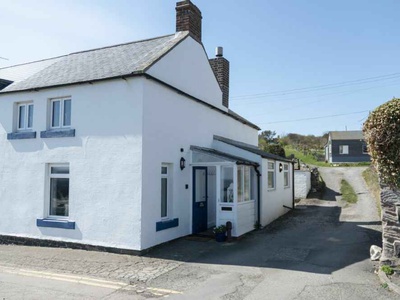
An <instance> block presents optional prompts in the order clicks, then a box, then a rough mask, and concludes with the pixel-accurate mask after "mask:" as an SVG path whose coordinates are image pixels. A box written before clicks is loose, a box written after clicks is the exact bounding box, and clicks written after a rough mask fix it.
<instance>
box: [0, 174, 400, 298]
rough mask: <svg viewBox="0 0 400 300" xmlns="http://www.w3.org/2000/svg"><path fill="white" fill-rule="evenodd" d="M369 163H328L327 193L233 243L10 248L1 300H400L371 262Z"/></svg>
mask: <svg viewBox="0 0 400 300" xmlns="http://www.w3.org/2000/svg"><path fill="white" fill-rule="evenodd" d="M364 169H365V168H320V171H321V174H322V176H323V178H324V180H325V182H326V183H327V187H328V190H327V193H326V195H325V196H324V197H323V199H306V200H302V201H301V202H300V203H299V204H298V206H297V207H296V210H294V211H292V212H290V213H288V214H287V215H286V216H284V217H283V218H281V219H279V220H277V221H276V222H274V223H272V224H271V225H270V226H268V227H267V228H265V229H263V230H260V231H257V232H253V233H251V234H248V235H246V236H245V237H244V238H242V239H240V240H238V241H235V242H234V243H230V244H229V243H223V244H220V243H216V242H215V241H213V240H207V239H202V238H184V239H179V240H177V241H174V242H171V243H168V244H166V245H163V246H161V247H158V248H156V249H154V250H153V251H151V252H150V253H149V254H147V255H146V256H144V257H134V256H127V255H116V254H110V253H98V252H86V251H80V250H71V249H50V248H35V247H22V246H5V245H0V299H2V297H3V298H5V299H7V300H8V299H49V298H57V299H58V298H59V299H80V298H81V299H91V298H94V299H157V298H162V297H165V296H168V298H169V299H202V300H204V299H279V300H281V299H304V300H305V299H307V300H309V299H311V300H312V299H318V300H320V299H328V300H329V299H351V300H353V299H374V300H377V299H399V298H400V296H399V295H397V294H394V293H392V292H390V291H388V290H387V289H385V288H384V287H382V286H381V284H380V282H379V279H378V277H377V276H376V275H375V274H374V270H375V268H376V266H377V265H376V263H373V262H371V261H370V260H369V247H370V245H372V244H377V245H379V244H380V239H381V232H380V230H381V226H380V222H379V216H378V213H377V209H376V205H375V201H374V199H372V197H371V196H370V195H369V192H368V190H367V188H366V186H365V183H364V181H363V179H362V177H361V173H362V171H363V170H364ZM342 178H345V179H346V180H347V181H348V182H350V184H351V185H352V186H353V187H354V189H355V191H356V192H357V193H358V196H359V201H358V202H357V203H356V204H352V205H349V204H347V203H344V202H342V201H341V197H340V190H339V188H340V181H341V179H342ZM35 272H36V273H35ZM63 276H65V277H63ZM68 276H72V277H68ZM96 280H99V281H96Z"/></svg>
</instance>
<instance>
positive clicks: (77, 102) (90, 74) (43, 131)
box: [0, 1, 293, 251]
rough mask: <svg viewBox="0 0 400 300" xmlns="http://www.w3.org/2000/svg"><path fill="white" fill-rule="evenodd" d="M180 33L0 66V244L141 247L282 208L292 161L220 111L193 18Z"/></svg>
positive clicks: (182, 22) (217, 82) (192, 9)
mask: <svg viewBox="0 0 400 300" xmlns="http://www.w3.org/2000/svg"><path fill="white" fill-rule="evenodd" d="M176 18H177V32H176V33H174V34H171V35H168V36H162V37H158V38H153V39H148V40H143V41H137V42H132V43H126V44H121V45H115V46H110V47H105V48H100V49H93V50H88V51H83V52H78V53H72V54H69V55H65V56H61V57H56V58H51V59H47V60H42V61H36V62H32V63H27V64H21V65H16V66H12V67H7V68H2V69H0V156H1V159H0V207H1V210H0V241H2V242H9V241H13V242H21V243H30V244H38V245H60V246H61V245H68V246H71V247H81V248H90V247H92V246H94V247H105V248H106V249H109V250H118V251H120V250H121V251H141V250H144V249H148V248H150V247H152V246H155V245H157V244H160V243H163V242H167V241H170V240H172V239H176V238H179V237H182V236H185V235H189V234H193V233H199V232H202V231H204V230H207V229H208V228H210V227H213V226H215V225H219V224H225V223H226V222H227V221H231V222H232V223H233V236H240V235H242V234H244V233H246V232H249V231H251V230H253V229H254V225H255V224H256V223H258V222H259V223H260V224H261V225H266V224H268V223H270V222H271V221H273V220H274V219H276V218H278V217H279V216H281V215H282V214H284V213H285V212H287V211H288V210H289V209H291V208H292V207H293V181H292V178H293V177H292V175H293V173H292V172H293V169H292V164H291V163H290V161H287V160H285V159H283V158H280V157H277V156H274V155H271V154H268V153H265V152H262V151H260V150H259V149H258V148H257V144H258V130H259V128H258V127H257V126H256V125H254V124H252V123H251V122H249V121H247V120H245V119H244V118H242V117H241V116H239V115H238V114H236V113H234V112H233V111H231V110H230V109H229V62H228V61H227V60H226V59H225V58H224V57H223V53H222V49H221V48H218V51H217V57H216V58H213V59H210V60H209V59H208V57H207V54H206V52H205V50H204V47H203V44H202V43H201V19H202V17H201V12H200V11H199V9H198V8H197V7H196V6H195V5H193V4H192V3H191V2H190V1H181V2H178V3H177V6H176Z"/></svg>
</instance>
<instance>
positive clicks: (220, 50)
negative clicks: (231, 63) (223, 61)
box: [215, 47, 224, 57]
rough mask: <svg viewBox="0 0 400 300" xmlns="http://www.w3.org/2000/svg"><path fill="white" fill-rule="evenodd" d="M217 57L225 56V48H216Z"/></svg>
mask: <svg viewBox="0 0 400 300" xmlns="http://www.w3.org/2000/svg"><path fill="white" fill-rule="evenodd" d="M215 56H216V57H223V56H224V48H222V47H217V48H215Z"/></svg>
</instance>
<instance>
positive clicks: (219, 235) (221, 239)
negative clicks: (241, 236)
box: [215, 232, 226, 243]
mask: <svg viewBox="0 0 400 300" xmlns="http://www.w3.org/2000/svg"><path fill="white" fill-rule="evenodd" d="M225 239H226V235H225V232H218V233H216V234H215V240H216V241H217V242H219V243H222V242H225Z"/></svg>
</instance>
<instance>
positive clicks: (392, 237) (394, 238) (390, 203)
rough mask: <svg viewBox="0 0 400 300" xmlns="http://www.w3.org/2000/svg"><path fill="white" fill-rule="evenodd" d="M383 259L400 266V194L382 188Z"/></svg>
mask: <svg viewBox="0 0 400 300" xmlns="http://www.w3.org/2000/svg"><path fill="white" fill-rule="evenodd" d="M381 206H382V257H381V261H382V262H385V263H388V264H391V265H399V264H400V192H399V191H393V190H391V189H389V188H387V187H384V186H382V187H381Z"/></svg>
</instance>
